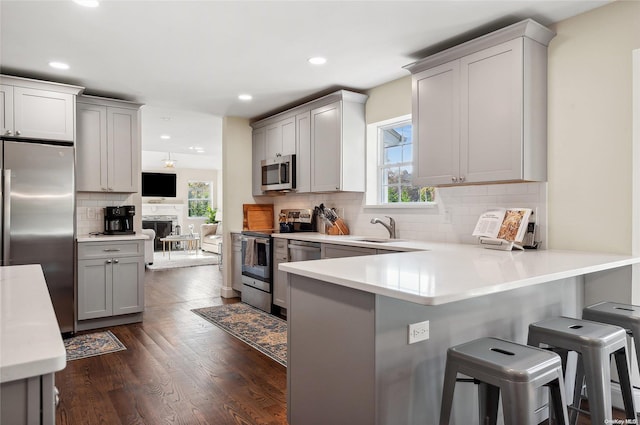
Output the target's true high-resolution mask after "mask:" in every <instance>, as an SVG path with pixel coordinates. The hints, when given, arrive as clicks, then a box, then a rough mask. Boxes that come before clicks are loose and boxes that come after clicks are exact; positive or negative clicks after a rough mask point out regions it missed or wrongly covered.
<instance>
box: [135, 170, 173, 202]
mask: <svg viewBox="0 0 640 425" xmlns="http://www.w3.org/2000/svg"><path fill="white" fill-rule="evenodd" d="M142 196H154V197H160V198H175V197H176V175H175V174H169V173H142Z"/></svg>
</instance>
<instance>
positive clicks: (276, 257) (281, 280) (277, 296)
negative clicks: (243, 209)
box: [273, 238, 289, 308]
mask: <svg viewBox="0 0 640 425" xmlns="http://www.w3.org/2000/svg"><path fill="white" fill-rule="evenodd" d="M273 241H274V250H273V304H275V305H277V306H278V307H282V308H287V307H288V306H289V289H288V286H289V285H288V283H287V274H286V273H285V272H281V271H280V270H278V266H279V265H280V264H282V263H286V262H288V261H289V248H288V245H289V240H287V239H277V238H274V239H273Z"/></svg>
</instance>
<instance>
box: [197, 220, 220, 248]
mask: <svg viewBox="0 0 640 425" xmlns="http://www.w3.org/2000/svg"><path fill="white" fill-rule="evenodd" d="M221 247H222V223H212V224H201V225H200V249H202V250H203V251H208V252H211V253H214V254H217V255H220V254H221V253H222V252H221Z"/></svg>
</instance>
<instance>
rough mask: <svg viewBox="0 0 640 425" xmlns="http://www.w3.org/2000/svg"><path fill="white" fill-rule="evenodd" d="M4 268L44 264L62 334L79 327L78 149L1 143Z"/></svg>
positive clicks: (1, 250)
mask: <svg viewBox="0 0 640 425" xmlns="http://www.w3.org/2000/svg"><path fill="white" fill-rule="evenodd" d="M1 144H2V145H1V148H2V151H1V153H2V155H1V156H0V169H2V193H1V195H2V208H1V209H0V218H1V219H0V223H1V226H2V232H1V234H2V244H1V247H0V253H1V256H0V259H1V264H2V265H3V266H9V265H21V264H41V265H42V269H43V271H44V277H45V279H46V281H47V285H48V287H49V294H50V295H51V301H52V302H53V307H54V310H55V312H56V316H57V318H58V324H59V325H60V331H61V332H63V333H64V332H71V331H73V326H74V308H75V307H74V304H75V303H74V283H73V282H74V260H73V256H74V219H75V186H74V148H73V145H71V144H63V143H60V144H53V143H49V142H44V141H16V140H1Z"/></svg>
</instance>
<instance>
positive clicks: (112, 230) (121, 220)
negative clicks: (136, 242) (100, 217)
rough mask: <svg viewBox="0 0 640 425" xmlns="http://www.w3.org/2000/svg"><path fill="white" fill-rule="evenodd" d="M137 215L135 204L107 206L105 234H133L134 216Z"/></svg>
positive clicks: (105, 211)
mask: <svg viewBox="0 0 640 425" xmlns="http://www.w3.org/2000/svg"><path fill="white" fill-rule="evenodd" d="M134 215H136V207H135V205H123V206H121V207H105V209H104V234H105V235H133V234H135V233H136V232H134V231H133V216H134Z"/></svg>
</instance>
